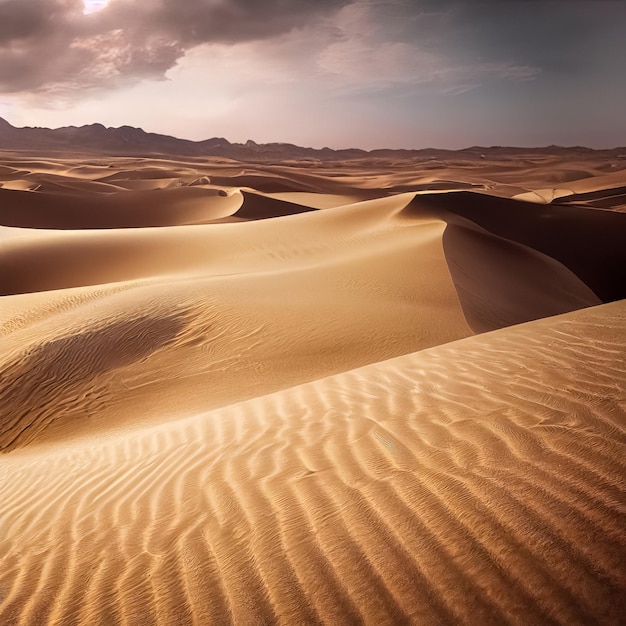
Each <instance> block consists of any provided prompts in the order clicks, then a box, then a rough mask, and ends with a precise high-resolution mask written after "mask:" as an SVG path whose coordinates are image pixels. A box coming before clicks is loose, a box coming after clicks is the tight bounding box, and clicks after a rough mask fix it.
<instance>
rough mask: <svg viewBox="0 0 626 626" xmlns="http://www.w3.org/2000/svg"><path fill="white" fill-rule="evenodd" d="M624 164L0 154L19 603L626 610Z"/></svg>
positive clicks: (572, 613) (8, 511) (539, 612)
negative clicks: (267, 161) (262, 160)
mask: <svg viewBox="0 0 626 626" xmlns="http://www.w3.org/2000/svg"><path fill="white" fill-rule="evenodd" d="M620 167H626V163H622V164H620V163H612V162H604V161H601V160H598V161H597V162H579V161H578V160H576V158H574V157H572V159H571V160H568V159H565V158H560V159H557V158H556V157H541V158H539V157H536V158H530V157H529V158H527V159H526V158H522V157H519V158H515V159H513V158H511V159H509V160H504V159H502V160H498V161H489V160H482V161H480V162H479V161H472V162H463V161H458V162H455V161H449V162H443V161H436V160H429V161H424V162H397V163H396V162H394V163H383V162H345V163H340V164H337V163H335V164H324V163H308V164H300V165H296V164H293V163H290V164H286V163H276V164H262V165H259V164H245V163H238V162H235V161H228V160H226V159H188V160H180V159H179V160H176V159H165V158H157V157H154V158H144V159H138V158H137V159H133V158H117V159H116V158H107V159H105V158H103V159H100V160H99V159H94V158H91V159H79V158H69V157H65V158H62V157H61V156H58V155H56V156H46V157H34V156H27V155H24V154H19V153H0V294H2V295H1V297H0V345H1V347H2V349H1V350H0V624H2V625H4V624H6V625H9V626H13V625H16V626H31V625H40V624H41V625H48V624H55V625H56V624H58V625H75V624H106V625H109V624H126V625H134V624H145V625H149V624H159V625H163V626H169V625H171V624H176V625H179V624H181V625H182V624H199V625H203V624H228V623H234V624H244V625H248V624H259V625H262V624H274V623H280V624H317V623H324V624H358V623H366V624H424V625H431V624H470V625H474V624H476V625H479V624H480V625H483V624H509V623H510V624H537V625H543V624H567V625H570V624H580V625H587V624H612V625H617V624H622V623H624V615H626V566H625V565H624V564H625V563H626V530H625V529H626V245H624V242H626V210H625V207H624V199H623V197H624V189H626V170H620Z"/></svg>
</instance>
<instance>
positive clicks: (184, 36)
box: [0, 0, 347, 93]
mask: <svg viewBox="0 0 626 626" xmlns="http://www.w3.org/2000/svg"><path fill="white" fill-rule="evenodd" d="M346 2H347V0H346V1H344V0H316V2H309V1H308V0H291V1H290V2H285V1H284V0H264V1H263V2H258V1H257V0H184V1H181V0H111V2H110V3H109V5H108V6H107V7H105V8H104V9H103V10H101V11H99V12H97V13H92V14H87V15H85V14H84V5H83V2H82V0H0V58H1V59H2V63H1V64H0V92H4V93H17V92H24V91H31V92H44V93H60V92H63V91H69V92H71V91H74V90H79V89H89V88H95V87H100V88H107V87H115V86H119V85H120V84H125V83H128V82H132V81H136V80H139V79H142V78H151V79H156V78H163V77H164V74H165V72H166V71H167V70H168V69H170V68H171V67H173V66H174V65H175V64H176V62H177V60H178V59H180V58H181V57H182V56H184V54H185V53H186V51H187V50H190V49H192V48H194V47H196V46H198V45H201V44H203V43H237V42H243V41H254V40H262V39H267V38H270V37H274V36H278V35H280V34H282V33H285V32H288V31H290V30H291V29H293V28H295V27H297V26H300V25H303V24H305V23H307V21H308V20H310V19H312V18H315V17H316V16H319V15H323V14H325V13H327V12H329V11H333V10H336V9H338V8H340V7H341V6H343V5H344V4H346Z"/></svg>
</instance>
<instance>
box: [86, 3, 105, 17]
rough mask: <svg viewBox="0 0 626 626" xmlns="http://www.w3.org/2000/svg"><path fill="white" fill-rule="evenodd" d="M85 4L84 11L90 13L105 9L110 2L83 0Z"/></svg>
mask: <svg viewBox="0 0 626 626" xmlns="http://www.w3.org/2000/svg"><path fill="white" fill-rule="evenodd" d="M83 4H84V5H85V8H84V9H83V13H84V14H85V15H88V14H89V13H97V12H98V11H101V10H102V9H104V7H105V6H106V5H107V4H109V0H83Z"/></svg>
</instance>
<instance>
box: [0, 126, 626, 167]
mask: <svg viewBox="0 0 626 626" xmlns="http://www.w3.org/2000/svg"><path fill="white" fill-rule="evenodd" d="M0 150H21V151H25V152H33V151H38V152H50V153H52V152H53V153H59V152H63V153H77V152H80V153H89V154H105V155H128V156H150V155H174V156H187V157H207V156H213V157H223V158H228V159H235V160H242V161H288V160H306V159H311V160H323V161H326V160H337V161H339V160H352V159H363V158H368V159H384V160H394V159H406V158H422V159H423V158H451V157H455V156H456V157H457V158H458V157H462V158H476V159H479V158H481V157H483V158H485V157H487V156H489V157H496V156H505V155H509V156H517V155H522V154H555V155H558V154H565V153H567V154H571V153H572V152H580V153H583V154H585V153H591V152H595V153H597V152H602V153H606V154H607V155H610V156H620V157H623V155H624V152H625V151H626V148H615V149H613V150H601V151H598V150H592V149H591V148H584V147H574V148H563V147H560V146H548V147H546V148H510V147H500V146H494V147H489V148H487V147H481V146H472V147H471V148H466V149H464V150H440V149H435V148H426V149H421V150H392V149H382V150H372V151H369V152H368V151H366V150H360V149H356V148H352V149H347V150H333V149H331V148H321V149H316V148H304V147H301V146H296V145H293V144H289V143H267V144H257V143H256V142H254V141H252V140H251V139H250V140H248V141H247V142H246V143H231V142H230V141H228V140H227V139H224V138H223V137H213V138H211V139H206V140H204V141H190V140H188V139H178V138H176V137H171V136H169V135H160V134H158V133H147V132H146V131H144V130H143V129H142V128H135V127H133V126H120V127H119V128H107V127H105V126H103V125H102V124H88V125H86V126H65V127H62V128H56V129H50V128H39V127H24V128H16V127H15V126H12V125H11V124H10V123H9V122H8V121H7V120H5V119H3V118H1V117H0Z"/></svg>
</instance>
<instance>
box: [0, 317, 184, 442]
mask: <svg viewBox="0 0 626 626" xmlns="http://www.w3.org/2000/svg"><path fill="white" fill-rule="evenodd" d="M185 325H186V322H185V319H184V317H183V316H182V315H170V316H164V317H154V316H147V315H146V316H142V317H138V318H135V319H124V320H120V321H114V322H112V323H109V324H107V325H106V326H104V327H102V328H96V329H90V330H85V331H83V332H80V333H78V334H74V335H70V336H69V337H62V338H60V339H53V340H52V341H48V342H46V343H41V344H37V345H36V346H35V347H34V348H31V349H30V350H27V351H25V352H23V353H22V354H18V355H16V357H15V358H13V359H12V360H10V361H9V362H8V364H6V365H5V366H4V367H3V368H2V369H0V381H1V382H2V386H1V388H0V407H1V409H2V418H1V421H0V452H9V451H10V450H13V449H16V448H20V447H23V446H25V445H28V444H30V443H32V442H33V441H35V440H37V439H38V438H39V437H40V436H41V434H42V433H43V432H44V431H45V430H47V429H48V428H49V427H50V426H51V425H52V424H53V423H55V424H58V422H59V419H60V418H61V417H62V419H63V421H64V422H65V421H73V420H76V419H85V418H87V417H88V415H89V414H90V413H91V412H93V411H94V410H95V409H97V408H98V407H99V406H100V405H101V404H102V403H103V402H105V401H106V400H107V390H106V383H105V384H103V383H102V382H100V383H99V384H96V382H97V381H98V379H100V378H102V376H103V375H106V373H107V372H110V371H112V370H115V369H117V368H120V367H124V366H126V365H129V364H131V363H134V362H136V361H138V360H141V359H144V358H146V357H148V356H149V355H150V354H152V353H153V352H155V351H156V350H158V349H159V348H162V347H163V346H165V345H167V344H169V343H171V342H172V341H173V340H174V338H175V337H176V336H177V335H178V334H179V333H180V332H181V331H182V330H183V328H184V327H185ZM104 380H106V378H105V379H104Z"/></svg>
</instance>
